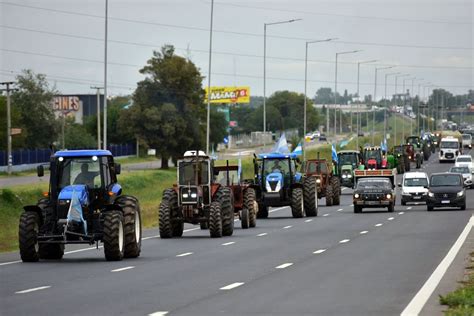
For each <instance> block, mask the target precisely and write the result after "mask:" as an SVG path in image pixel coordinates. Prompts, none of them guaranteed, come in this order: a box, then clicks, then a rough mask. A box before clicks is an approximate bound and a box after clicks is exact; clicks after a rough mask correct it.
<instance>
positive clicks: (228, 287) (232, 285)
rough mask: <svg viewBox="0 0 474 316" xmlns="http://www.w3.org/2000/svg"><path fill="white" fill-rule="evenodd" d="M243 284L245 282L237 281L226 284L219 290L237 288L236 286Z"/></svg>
mask: <svg viewBox="0 0 474 316" xmlns="http://www.w3.org/2000/svg"><path fill="white" fill-rule="evenodd" d="M241 285H244V282H235V283H232V284H229V285H226V286H224V287H221V288H220V289H219V290H232V289H235V288H236V287H239V286H241Z"/></svg>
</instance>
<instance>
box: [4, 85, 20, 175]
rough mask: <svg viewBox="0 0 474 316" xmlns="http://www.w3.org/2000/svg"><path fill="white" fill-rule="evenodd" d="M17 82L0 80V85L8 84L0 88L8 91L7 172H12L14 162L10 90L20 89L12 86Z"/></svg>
mask: <svg viewBox="0 0 474 316" xmlns="http://www.w3.org/2000/svg"><path fill="white" fill-rule="evenodd" d="M14 84H15V82H12V81H9V82H0V85H2V86H6V88H5V89H0V91H6V92H7V144H8V145H7V159H8V166H7V173H8V174H12V164H13V157H12V117H11V104H10V92H11V91H15V90H18V89H13V88H10V86H11V85H14Z"/></svg>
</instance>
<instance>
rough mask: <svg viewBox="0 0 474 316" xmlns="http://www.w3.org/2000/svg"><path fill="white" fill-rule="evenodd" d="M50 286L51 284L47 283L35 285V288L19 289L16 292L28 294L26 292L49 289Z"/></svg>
mask: <svg viewBox="0 0 474 316" xmlns="http://www.w3.org/2000/svg"><path fill="white" fill-rule="evenodd" d="M50 287H51V285H45V286H40V287H34V288H32V289H27V290H22V291H17V292H15V294H26V293H31V292H36V291H41V290H46V289H49V288H50Z"/></svg>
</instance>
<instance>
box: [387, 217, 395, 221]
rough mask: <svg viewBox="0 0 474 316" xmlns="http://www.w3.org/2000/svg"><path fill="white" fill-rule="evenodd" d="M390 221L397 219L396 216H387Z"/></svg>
mask: <svg viewBox="0 0 474 316" xmlns="http://www.w3.org/2000/svg"><path fill="white" fill-rule="evenodd" d="M387 219H388V220H389V221H393V220H394V219H395V217H389V218H387Z"/></svg>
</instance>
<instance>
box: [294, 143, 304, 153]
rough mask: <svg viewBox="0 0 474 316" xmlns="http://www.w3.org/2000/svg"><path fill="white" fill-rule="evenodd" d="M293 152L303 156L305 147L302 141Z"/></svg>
mask: <svg viewBox="0 0 474 316" xmlns="http://www.w3.org/2000/svg"><path fill="white" fill-rule="evenodd" d="M293 154H295V155H298V156H301V155H302V154H303V147H302V146H301V142H300V143H298V146H296V148H295V150H293Z"/></svg>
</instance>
